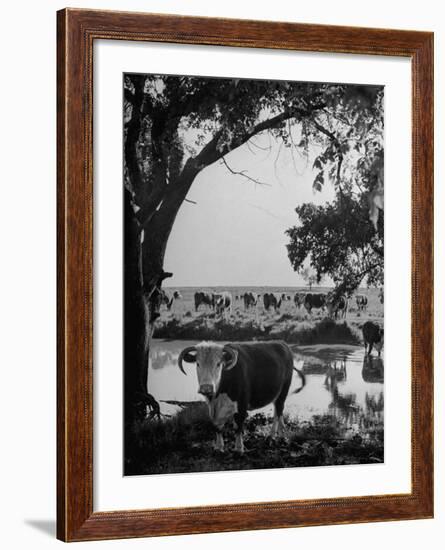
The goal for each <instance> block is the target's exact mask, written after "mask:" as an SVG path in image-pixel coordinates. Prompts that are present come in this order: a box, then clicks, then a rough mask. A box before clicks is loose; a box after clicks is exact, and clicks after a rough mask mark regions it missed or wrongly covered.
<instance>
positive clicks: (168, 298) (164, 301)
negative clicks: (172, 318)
mask: <svg viewBox="0 0 445 550" xmlns="http://www.w3.org/2000/svg"><path fill="white" fill-rule="evenodd" d="M181 298H182V296H181V295H180V294H179V292H178V291H177V290H174V291H173V294H171V295H170V294H168V293H167V292H166V291H165V290H161V305H165V306H166V308H167V311H171V308H172V306H173V302H174V301H175V300H180V299H181Z"/></svg>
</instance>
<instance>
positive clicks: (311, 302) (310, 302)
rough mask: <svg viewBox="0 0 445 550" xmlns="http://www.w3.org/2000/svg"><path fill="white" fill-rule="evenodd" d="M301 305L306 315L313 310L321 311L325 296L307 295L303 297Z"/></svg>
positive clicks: (321, 294) (324, 303)
mask: <svg viewBox="0 0 445 550" xmlns="http://www.w3.org/2000/svg"><path fill="white" fill-rule="evenodd" d="M303 305H304V307H305V309H306V311H307V312H308V313H311V312H312V310H313V309H322V310H323V309H324V308H325V306H326V294H324V293H323V292H318V293H315V294H312V293H308V294H306V295H305V297H304V301H303Z"/></svg>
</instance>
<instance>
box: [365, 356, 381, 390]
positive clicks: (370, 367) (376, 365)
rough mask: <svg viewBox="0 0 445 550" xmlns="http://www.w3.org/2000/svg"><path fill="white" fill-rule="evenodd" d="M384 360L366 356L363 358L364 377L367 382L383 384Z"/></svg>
mask: <svg viewBox="0 0 445 550" xmlns="http://www.w3.org/2000/svg"><path fill="white" fill-rule="evenodd" d="M383 374H384V369H383V359H381V358H380V357H373V356H371V355H366V354H365V356H364V358H363V369H362V377H363V380H364V381H365V382H378V383H380V384H383Z"/></svg>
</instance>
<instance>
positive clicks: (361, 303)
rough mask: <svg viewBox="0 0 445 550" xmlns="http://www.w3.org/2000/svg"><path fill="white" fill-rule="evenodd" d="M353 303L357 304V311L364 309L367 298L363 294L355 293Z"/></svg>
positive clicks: (366, 305)
mask: <svg viewBox="0 0 445 550" xmlns="http://www.w3.org/2000/svg"><path fill="white" fill-rule="evenodd" d="M355 303H356V304H357V309H358V311H365V309H366V308H367V307H368V298H367V296H365V295H364V294H357V295H356V296H355Z"/></svg>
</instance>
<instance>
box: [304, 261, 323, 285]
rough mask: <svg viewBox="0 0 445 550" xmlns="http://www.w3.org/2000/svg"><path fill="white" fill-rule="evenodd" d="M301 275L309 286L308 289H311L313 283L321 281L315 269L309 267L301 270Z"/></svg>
mask: <svg viewBox="0 0 445 550" xmlns="http://www.w3.org/2000/svg"><path fill="white" fill-rule="evenodd" d="M301 276H302V277H303V279H304V280H305V281H306V284H307V285H308V286H309V290H312V287H313V286H314V284H315V283H317V282H318V283H320V282H321V279H318V277H317V274H316V273H315V271H314V270H313V269H311V268H309V267H305V268H303V269H302V270H301Z"/></svg>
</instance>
